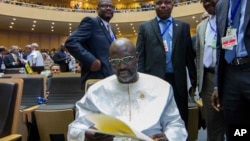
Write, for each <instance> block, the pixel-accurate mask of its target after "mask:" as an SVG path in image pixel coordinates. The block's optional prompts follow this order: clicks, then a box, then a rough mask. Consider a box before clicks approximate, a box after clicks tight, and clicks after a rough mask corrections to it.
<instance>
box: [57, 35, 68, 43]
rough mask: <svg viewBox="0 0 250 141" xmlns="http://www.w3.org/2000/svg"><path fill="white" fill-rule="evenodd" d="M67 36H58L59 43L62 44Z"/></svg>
mask: <svg viewBox="0 0 250 141" xmlns="http://www.w3.org/2000/svg"><path fill="white" fill-rule="evenodd" d="M67 37H68V36H62V35H61V36H60V38H59V44H64V43H65V41H66V39H67Z"/></svg>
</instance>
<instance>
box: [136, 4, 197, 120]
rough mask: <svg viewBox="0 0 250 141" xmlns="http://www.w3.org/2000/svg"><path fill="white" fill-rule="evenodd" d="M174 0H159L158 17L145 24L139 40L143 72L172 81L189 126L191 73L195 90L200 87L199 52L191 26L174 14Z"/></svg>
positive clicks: (138, 45)
mask: <svg viewBox="0 0 250 141" xmlns="http://www.w3.org/2000/svg"><path fill="white" fill-rule="evenodd" d="M173 6H174V3H173V1H172V0H155V10H156V14H157V17H156V18H154V19H152V20H150V21H148V22H146V23H144V24H142V25H141V26H140V29H139V35H138V39H137V45H136V48H137V52H139V53H140V55H139V66H138V69H139V71H140V72H144V73H148V74H151V75H155V76H158V77H160V78H162V79H164V80H166V81H168V82H169V83H170V84H171V85H172V86H173V89H174V97H175V101H176V104H177V106H178V108H179V111H180V114H181V117H182V119H183V120H184V121H185V124H186V125H187V119H188V91H187V90H188V88H187V74H186V73H187V72H186V67H187V69H188V72H189V77H190V80H191V85H192V87H191V88H190V92H191V91H192V93H193V92H194V90H195V87H196V68H195V62H194V59H195V51H194V50H193V48H192V41H191V36H190V27H189V25H188V24H186V23H184V22H182V21H179V20H176V19H174V18H173V17H172V16H171V12H172V9H173Z"/></svg>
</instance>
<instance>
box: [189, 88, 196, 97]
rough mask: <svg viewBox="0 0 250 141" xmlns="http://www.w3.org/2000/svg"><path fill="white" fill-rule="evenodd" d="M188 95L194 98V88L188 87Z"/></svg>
mask: <svg viewBox="0 0 250 141" xmlns="http://www.w3.org/2000/svg"><path fill="white" fill-rule="evenodd" d="M188 93H189V95H190V96H191V97H194V96H195V88H194V87H190V88H189V90H188Z"/></svg>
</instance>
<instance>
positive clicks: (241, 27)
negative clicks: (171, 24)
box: [212, 0, 250, 141]
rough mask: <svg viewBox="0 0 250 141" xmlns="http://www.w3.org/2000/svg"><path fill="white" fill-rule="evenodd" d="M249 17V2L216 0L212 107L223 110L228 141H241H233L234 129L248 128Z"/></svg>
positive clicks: (249, 88) (245, 0)
mask: <svg viewBox="0 0 250 141" xmlns="http://www.w3.org/2000/svg"><path fill="white" fill-rule="evenodd" d="M249 13H250V1H249V0H220V1H219V2H218V3H217V7H216V20H217V30H218V31H217V32H218V35H217V37H218V42H217V43H218V45H219V46H218V47H217V61H218V64H217V65H216V79H215V87H214V89H215V90H214V93H213V95H212V104H213V106H214V108H215V109H216V110H218V111H220V110H221V108H222V107H223V110H224V119H225V126H226V132H227V140H228V141H232V140H242V139H243V138H244V137H242V138H239V139H236V138H234V137H233V135H234V132H235V129H234V128H242V127H243V128H244V127H248V129H249V126H250V120H249V119H250V110H249V107H250V14H249ZM232 132H233V133H232ZM248 132H249V130H248ZM248 134H249V133H248ZM248 140H249V139H248Z"/></svg>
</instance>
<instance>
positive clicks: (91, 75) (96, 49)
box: [65, 0, 115, 89]
mask: <svg viewBox="0 0 250 141" xmlns="http://www.w3.org/2000/svg"><path fill="white" fill-rule="evenodd" d="M114 8H115V7H114V5H113V3H112V1H111V0H99V1H98V6H97V11H98V17H85V18H84V19H83V20H82V21H81V23H80V25H79V27H78V28H77V29H76V30H75V31H74V32H73V33H72V34H71V36H69V37H68V39H67V41H66V42H65V47H66V48H67V49H68V51H69V52H70V53H71V54H72V56H74V57H75V58H76V59H77V60H79V61H80V62H81V64H82V72H81V75H82V86H83V87H82V88H83V89H84V84H85V82H86V80H87V79H102V78H105V77H107V76H109V75H111V74H113V72H112V69H111V65H110V63H109V46H110V44H111V42H112V41H113V40H114V39H115V34H114V32H113V31H112V30H111V27H110V24H109V21H110V20H111V18H112V17H113V13H114ZM107 25H109V28H107Z"/></svg>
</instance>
